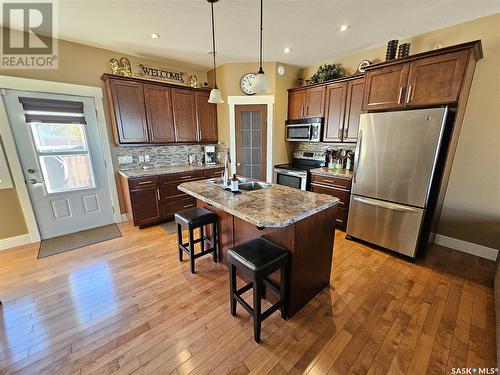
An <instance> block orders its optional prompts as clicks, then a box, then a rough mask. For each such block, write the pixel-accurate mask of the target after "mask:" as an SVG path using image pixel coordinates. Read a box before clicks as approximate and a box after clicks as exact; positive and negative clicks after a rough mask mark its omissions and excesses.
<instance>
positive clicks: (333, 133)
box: [323, 82, 347, 142]
mask: <svg viewBox="0 0 500 375" xmlns="http://www.w3.org/2000/svg"><path fill="white" fill-rule="evenodd" d="M346 92H347V82H340V83H334V84H331V85H328V86H326V114H325V126H324V131H323V141H325V142H340V141H342V128H343V124H344V113H345V100H346Z"/></svg>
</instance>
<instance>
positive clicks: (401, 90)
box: [398, 86, 403, 104]
mask: <svg viewBox="0 0 500 375" xmlns="http://www.w3.org/2000/svg"><path fill="white" fill-rule="evenodd" d="M402 96H403V86H399V95H398V104H401V97H402Z"/></svg>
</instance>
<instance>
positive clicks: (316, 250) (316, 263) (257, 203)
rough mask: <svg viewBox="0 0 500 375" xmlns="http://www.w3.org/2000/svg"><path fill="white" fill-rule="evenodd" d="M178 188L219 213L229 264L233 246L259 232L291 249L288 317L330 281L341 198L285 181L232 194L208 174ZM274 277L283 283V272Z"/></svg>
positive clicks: (222, 253)
mask: <svg viewBox="0 0 500 375" xmlns="http://www.w3.org/2000/svg"><path fill="white" fill-rule="evenodd" d="M178 188H179V190H181V191H182V192H184V193H187V194H189V195H191V196H193V197H195V198H197V203H196V204H197V206H198V207H203V208H205V209H207V210H209V211H212V212H213V213H215V214H216V215H217V218H218V219H217V227H218V229H217V231H218V245H219V247H218V252H219V259H220V260H222V262H223V263H224V264H225V265H226V266H227V265H228V259H227V252H228V250H229V249H230V248H232V247H234V246H238V245H240V244H243V243H244V242H246V241H249V240H251V239H253V238H257V237H262V238H265V239H267V240H269V241H271V242H273V243H275V244H276V245H278V246H281V247H283V248H284V249H286V250H288V251H289V252H290V254H291V264H290V268H289V273H288V280H289V282H288V283H287V288H288V316H289V317H291V316H293V315H294V314H295V313H296V312H297V311H299V310H300V309H301V308H302V307H303V306H304V305H305V304H307V302H309V301H310V300H311V299H312V298H314V296H315V295H317V294H318V293H319V292H320V291H321V290H323V289H324V288H325V287H327V286H328V285H329V283H330V273H331V270H332V259H333V243H334V234H335V218H336V215H337V202H338V201H339V200H338V199H337V198H335V197H331V196H329V195H325V194H317V193H312V192H306V191H302V190H298V189H293V188H290V187H287V186H282V185H271V187H269V188H265V189H261V190H254V191H243V192H241V193H240V194H233V193H232V192H230V191H225V190H222V187H220V186H218V185H215V184H213V183H210V182H209V181H207V180H202V181H191V182H184V183H182V184H180V185H179V187H178ZM207 231H208V232H210V228H207ZM238 275H239V276H240V277H242V278H243V279H245V280H246V281H248V282H249V281H250V280H249V279H248V278H247V277H246V276H245V275H244V274H241V273H239V274H238ZM270 278H271V280H273V281H274V282H275V283H277V284H278V285H279V272H278V273H276V272H275V273H273V274H271V276H270ZM264 295H265V296H266V299H268V300H269V301H271V302H276V300H277V298H278V297H277V295H276V293H274V292H273V290H272V289H267V290H265V292H264Z"/></svg>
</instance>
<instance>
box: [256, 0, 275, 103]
mask: <svg viewBox="0 0 500 375" xmlns="http://www.w3.org/2000/svg"><path fill="white" fill-rule="evenodd" d="M262 2H263V0H260V55H259V63H260V67H259V72H258V73H257V76H256V77H255V81H254V83H253V86H252V89H253V92H254V93H256V94H268V93H269V92H270V91H271V89H270V87H269V82H268V81H267V77H266V75H265V73H264V69H262V30H263V28H262Z"/></svg>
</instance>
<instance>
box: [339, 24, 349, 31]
mask: <svg viewBox="0 0 500 375" xmlns="http://www.w3.org/2000/svg"><path fill="white" fill-rule="evenodd" d="M350 27H351V26H349V25H342V26H340V31H346V30H347V29H348V28H350Z"/></svg>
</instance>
